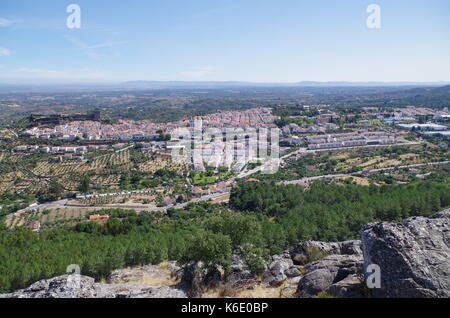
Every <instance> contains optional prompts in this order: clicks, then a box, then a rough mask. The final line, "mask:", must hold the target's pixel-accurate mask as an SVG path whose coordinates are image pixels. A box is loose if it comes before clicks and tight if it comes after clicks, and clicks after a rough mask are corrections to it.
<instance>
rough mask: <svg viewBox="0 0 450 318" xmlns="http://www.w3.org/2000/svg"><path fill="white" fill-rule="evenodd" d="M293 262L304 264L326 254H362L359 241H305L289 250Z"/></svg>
mask: <svg viewBox="0 0 450 318" xmlns="http://www.w3.org/2000/svg"><path fill="white" fill-rule="evenodd" d="M290 255H291V258H292V260H293V261H294V263H295V264H299V265H304V264H307V263H309V262H312V261H316V260H319V259H322V258H323V257H325V256H327V255H362V250H361V241H357V240H352V241H344V242H319V241H306V242H302V243H299V244H297V246H296V247H295V248H294V249H292V250H291V251H290Z"/></svg>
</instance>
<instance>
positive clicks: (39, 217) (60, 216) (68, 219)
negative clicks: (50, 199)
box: [5, 208, 90, 228]
mask: <svg viewBox="0 0 450 318" xmlns="http://www.w3.org/2000/svg"><path fill="white" fill-rule="evenodd" d="M88 212H90V211H89V210H87V209H77V208H58V209H40V210H37V211H33V212H28V213H22V214H21V215H20V216H14V217H11V218H6V219H5V225H6V227H8V228H15V227H19V226H27V225H29V224H30V223H31V222H33V221H39V222H40V223H41V227H45V228H53V227H57V226H62V225H74V224H76V223H78V222H81V221H84V220H86V215H87V214H88Z"/></svg>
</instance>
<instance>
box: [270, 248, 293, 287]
mask: <svg viewBox="0 0 450 318" xmlns="http://www.w3.org/2000/svg"><path fill="white" fill-rule="evenodd" d="M293 265H294V262H293V261H292V259H291V255H290V254H289V253H288V252H285V253H283V254H279V255H273V256H272V262H271V263H270V265H269V268H268V270H267V271H266V272H265V273H264V274H263V283H264V284H265V285H266V286H267V285H268V286H279V285H281V284H282V283H283V282H284V281H286V279H287V276H286V272H287V271H288V270H289V269H290V268H291V267H292V266H293Z"/></svg>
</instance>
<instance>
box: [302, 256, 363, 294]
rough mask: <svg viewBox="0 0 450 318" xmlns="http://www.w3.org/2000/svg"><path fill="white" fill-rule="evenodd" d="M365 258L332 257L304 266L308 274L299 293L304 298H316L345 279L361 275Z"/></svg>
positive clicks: (304, 277) (303, 278) (303, 279)
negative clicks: (318, 294)
mask: <svg viewBox="0 0 450 318" xmlns="http://www.w3.org/2000/svg"><path fill="white" fill-rule="evenodd" d="M362 264H363V258H362V256H361V255H330V256H327V257H325V258H323V259H321V260H320V261H316V262H312V263H309V264H307V265H305V266H304V269H305V270H306V271H307V274H306V275H305V276H303V277H302V278H301V279H300V281H299V284H298V288H297V292H298V293H299V295H302V296H315V295H316V294H317V293H319V292H321V291H327V290H328V288H329V287H330V286H331V285H333V284H336V283H338V282H340V281H342V280H344V279H346V278H347V277H348V276H349V275H360V274H361V272H362Z"/></svg>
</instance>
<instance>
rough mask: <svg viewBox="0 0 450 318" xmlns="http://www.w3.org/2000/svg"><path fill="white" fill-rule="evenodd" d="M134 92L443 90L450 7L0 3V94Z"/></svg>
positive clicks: (379, 0)
mask: <svg viewBox="0 0 450 318" xmlns="http://www.w3.org/2000/svg"><path fill="white" fill-rule="evenodd" d="M70 4H77V5H78V6H79V7H80V13H81V14H80V22H81V23H80V28H68V26H67V23H66V22H67V19H68V17H69V16H70V15H71V13H67V7H68V6H69V5H70ZM370 4H377V5H378V6H379V8H380V10H381V11H380V26H381V27H380V28H368V26H367V19H368V17H369V16H370V15H371V14H372V13H368V12H367V7H368V6H369V5H370ZM130 80H161V81H167V80H177V81H250V82H273V83H274V82H298V81H359V82H367V81H385V82H398V81H402V82H403V81H408V82H436V81H446V82H449V81H450V1H448V0H421V1H419V0H395V1H393V0H370V1H366V0H345V1H344V0H342V1H339V0H315V1H312V0H150V1H149V0H145V1H144V0H127V1H110V0H70V1H65V0H39V1H35V0H0V82H1V83H78V82H79V83H116V82H122V81H130Z"/></svg>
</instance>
